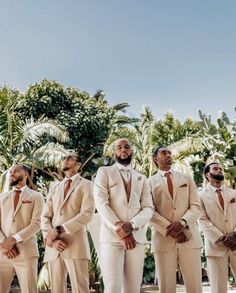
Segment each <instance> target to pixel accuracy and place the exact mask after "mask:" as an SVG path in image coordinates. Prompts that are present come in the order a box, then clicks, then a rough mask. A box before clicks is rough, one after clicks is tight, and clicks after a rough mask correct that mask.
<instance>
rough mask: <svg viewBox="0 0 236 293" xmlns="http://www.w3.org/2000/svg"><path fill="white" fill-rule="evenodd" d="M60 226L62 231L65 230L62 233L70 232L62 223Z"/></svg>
mask: <svg viewBox="0 0 236 293" xmlns="http://www.w3.org/2000/svg"><path fill="white" fill-rule="evenodd" d="M61 226H62V227H63V229H64V231H65V232H64V231H63V232H64V233H66V234H70V231H69V230H68V229H66V227H65V226H64V225H63V224H62V225H61Z"/></svg>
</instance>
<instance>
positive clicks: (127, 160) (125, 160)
mask: <svg viewBox="0 0 236 293" xmlns="http://www.w3.org/2000/svg"><path fill="white" fill-rule="evenodd" d="M115 158H116V161H117V163H119V164H121V165H124V166H127V165H129V164H130V163H131V161H132V154H131V155H129V156H128V157H127V158H125V159H122V158H121V157H120V156H117V155H115Z"/></svg>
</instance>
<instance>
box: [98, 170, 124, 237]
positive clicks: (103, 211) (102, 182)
mask: <svg viewBox="0 0 236 293" xmlns="http://www.w3.org/2000/svg"><path fill="white" fill-rule="evenodd" d="M108 186H109V184H108V176H107V174H106V172H105V169H104V168H99V169H98V172H97V176H96V179H95V184H94V198H95V205H96V208H97V211H98V213H99V214H100V216H101V218H102V221H103V222H104V223H105V224H106V225H107V226H108V227H109V228H110V229H111V230H113V231H115V230H116V229H117V226H116V223H117V222H119V221H120V219H119V218H118V217H117V215H116V214H115V213H114V212H113V210H112V209H111V208H110V204H109V189H108Z"/></svg>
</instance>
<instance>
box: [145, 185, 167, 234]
mask: <svg viewBox="0 0 236 293" xmlns="http://www.w3.org/2000/svg"><path fill="white" fill-rule="evenodd" d="M149 185H150V189H151V195H152V198H153V203H154V214H153V216H152V218H151V220H150V224H151V225H152V226H153V227H154V228H155V229H156V230H157V231H158V232H159V233H161V234H162V235H163V236H166V231H167V227H168V226H169V225H170V224H171V222H170V221H169V220H167V219H166V218H165V217H163V216H162V215H161V214H160V213H158V212H157V211H156V209H155V207H156V206H157V203H156V200H155V196H154V193H153V190H152V184H151V180H149Z"/></svg>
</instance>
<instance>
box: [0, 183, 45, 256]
mask: <svg viewBox="0 0 236 293" xmlns="http://www.w3.org/2000/svg"><path fill="white" fill-rule="evenodd" d="M13 200H14V196H13V191H9V192H6V193H2V194H1V195H0V241H2V240H4V239H5V238H8V237H10V236H11V235H14V234H19V236H20V237H21V238H22V239H23V241H21V242H18V243H17V244H16V246H17V248H18V250H19V252H20V256H22V257H37V256H38V255H39V254H38V246H37V237H36V233H37V232H38V231H39V230H40V215H41V212H42V208H43V202H44V201H43V196H42V194H41V193H39V192H37V191H34V190H32V189H29V188H28V187H25V189H24V191H23V192H22V194H21V196H20V200H19V203H18V205H17V208H16V210H15V211H14V203H13ZM0 259H8V258H7V257H6V256H5V255H3V254H2V253H1V252H0Z"/></svg>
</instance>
